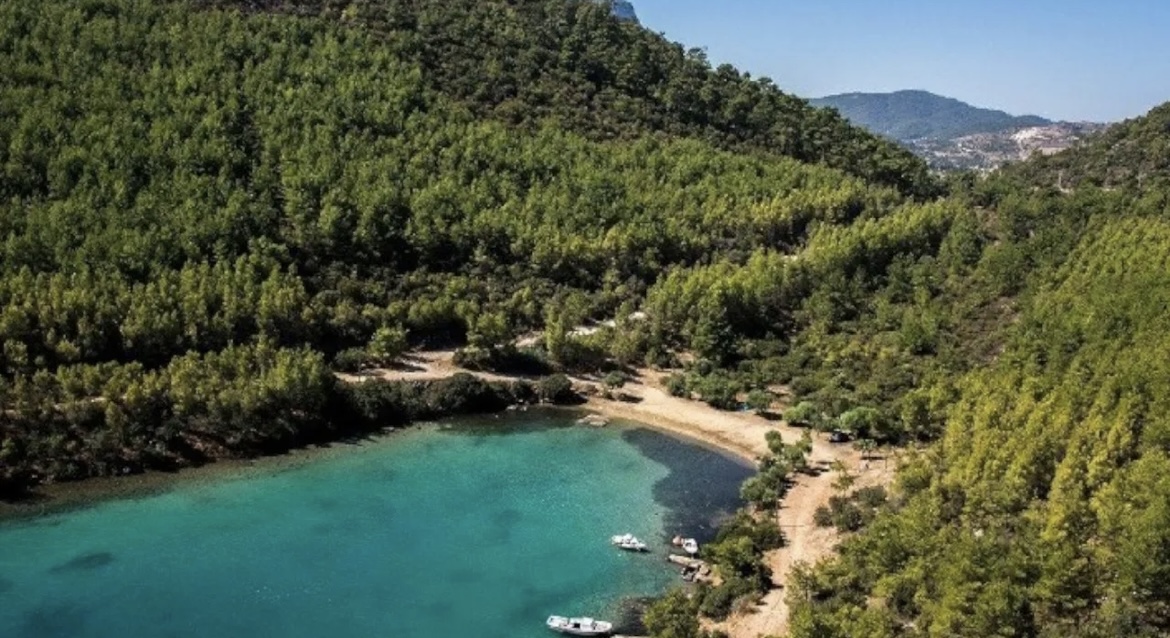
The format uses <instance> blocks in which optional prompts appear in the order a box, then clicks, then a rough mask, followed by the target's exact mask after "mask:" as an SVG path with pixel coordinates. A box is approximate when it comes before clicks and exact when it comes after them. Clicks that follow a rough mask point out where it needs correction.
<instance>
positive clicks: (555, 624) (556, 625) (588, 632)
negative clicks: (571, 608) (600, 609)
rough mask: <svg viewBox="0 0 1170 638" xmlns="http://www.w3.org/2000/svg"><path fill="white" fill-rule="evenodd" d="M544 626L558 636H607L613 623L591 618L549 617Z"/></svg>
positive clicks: (611, 629)
mask: <svg viewBox="0 0 1170 638" xmlns="http://www.w3.org/2000/svg"><path fill="white" fill-rule="evenodd" d="M545 624H546V625H548V628H549V629H551V630H553V631H555V632H557V633H558V634H569V635H570V636H608V635H609V634H610V633H611V632H612V631H613V623H610V622H606V621H604V620H594V619H592V618H565V617H564V616H549V617H548V620H547V621H545Z"/></svg>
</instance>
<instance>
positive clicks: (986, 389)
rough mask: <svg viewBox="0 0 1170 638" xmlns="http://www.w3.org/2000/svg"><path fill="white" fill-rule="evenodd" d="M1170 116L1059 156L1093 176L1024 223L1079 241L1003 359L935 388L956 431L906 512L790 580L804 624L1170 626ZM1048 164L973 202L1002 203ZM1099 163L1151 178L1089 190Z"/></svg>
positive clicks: (923, 630)
mask: <svg viewBox="0 0 1170 638" xmlns="http://www.w3.org/2000/svg"><path fill="white" fill-rule="evenodd" d="M1165 112H1166V111H1165V107H1160V108H1159V109H1156V110H1155V111H1154V112H1152V113H1151V114H1150V116H1148V117H1147V118H1142V119H1139V120H1135V121H1132V122H1130V123H1128V124H1127V125H1126V126H1125V128H1124V129H1123V130H1124V131H1126V132H1127V133H1124V134H1123V133H1111V134H1109V135H1108V136H1107V137H1106V138H1104V139H1102V140H1100V141H1099V142H1098V143H1096V144H1093V145H1090V146H1088V147H1086V148H1083V149H1080V150H1077V151H1074V152H1071V153H1068V154H1067V155H1065V156H1057V157H1056V158H1052V160H1051V161H1052V164H1053V165H1062V164H1063V165H1067V166H1070V167H1071V166H1077V167H1080V168H1081V169H1082V170H1085V171H1086V173H1085V176H1086V179H1085V180H1084V182H1083V183H1082V185H1081V186H1080V188H1078V189H1077V190H1075V191H1074V192H1072V193H1071V194H1069V195H1061V196H1050V197H1049V198H1048V199H1047V204H1046V205H1045V207H1044V208H1045V211H1046V212H1045V214H1044V216H1043V217H1041V218H1037V219H1036V223H1035V225H1034V227H1033V230H1032V231H1029V232H1037V231H1039V232H1044V231H1043V229H1045V228H1050V227H1051V226H1052V225H1053V224H1055V225H1058V226H1060V227H1061V229H1062V230H1061V232H1060V233H1059V234H1054V235H1053V236H1052V237H1053V239H1055V240H1056V243H1053V244H1051V245H1050V246H1049V247H1048V249H1047V250H1048V251H1050V253H1049V254H1050V255H1052V256H1054V257H1055V256H1058V255H1061V254H1063V253H1065V249H1064V248H1063V247H1062V246H1061V244H1064V245H1065V246H1067V245H1069V243H1070V242H1071V244H1072V248H1071V250H1069V251H1067V254H1066V255H1065V256H1063V257H1060V258H1057V259H1048V260H1045V262H1043V263H1040V264H1038V265H1039V266H1040V267H1039V268H1034V269H1032V274H1031V275H1030V276H1029V277H1027V280H1026V283H1025V284H1023V286H1022V295H1021V296H1019V297H1018V299H1019V301H1018V310H1017V312H1016V313H1015V314H1016V316H1015V319H1014V325H1013V326H1012V327H1011V328H1010V330H1009V331H1008V333H1007V334H1008V337H1007V340H1006V343H1005V346H1004V347H1003V350H1002V352H1001V353H999V354H997V355H996V356H995V357H994V359H993V363H991V364H990V365H988V366H985V367H982V368H980V369H977V370H973V371H972V372H970V373H968V374H967V375H965V376H964V377H962V378H961V379H960V380H958V381H957V382H956V383H954V384H946V386H945V387H943V388H941V389H940V388H936V389H935V390H934V391H933V392H935V393H937V392H940V391H941V392H946V393H948V394H950V395H951V396H952V397H953V400H952V401H950V402H948V403H949V405H948V407H947V408H946V409H945V410H944V411H943V412H942V414H943V416H944V423H945V427H944V430H943V431H944V434H943V437H942V439H941V441H940V442H939V443H938V444H937V445H935V446H933V447H931V448H929V449H928V450H927V451H925V452H923V453H922V454H921V455H919V457H918V458H917V459H916V460H915V461H914V462H913V463H912V464H911V465H910V466H909V467H908V468H907V469H906V470H904V471H903V472H902V474H901V478H900V488H901V493H900V495H899V499H900V500H899V503H898V506H897V507H896V509H895V511H894V512H891V513H888V514H886V515H884V516H881V517H879V518H878V520H877V521H876V522H875V523H873V525H872V526H871V527H870V528H869V529H868V530H867V531H865V532H863V533H862V534H861V535H859V536H857V537H855V538H853V539H851V540H849V541H847V542H846V543H845V544H844V546H843V548H842V553H841V557H840V558H839V559H836V560H833V561H831V562H830V563H829V564H827V565H824V566H822V567H820V568H818V569H816V570H812V571H807V572H804V573H803V574H802V575H801V576H800V577H799V578H798V579H797V581H796V583H795V584H796V586H795V587H794V589H793V591H792V593H791V595H790V600H791V601H792V602H793V604H794V605H795V607H794V615H793V635H794V636H797V637H812V636H817V637H830V636H840V637H842V638H843V637H846V636H859V635H865V636H939V637H942V636H970V637H972V638H974V637H977V636H1046V637H1047V636H1051V637H1056V636H1061V637H1080V636H1083V637H1089V636H1092V637H1104V636H1118V637H1120V636H1164V635H1167V632H1170V589H1168V586H1170V482H1168V481H1167V476H1170V457H1168V456H1167V450H1168V449H1170V448H1168V443H1170V420H1168V419H1167V416H1166V415H1167V414H1168V409H1170V406H1168V405H1167V404H1166V402H1167V397H1170V368H1168V367H1167V364H1166V360H1165V359H1166V358H1165V356H1164V353H1165V350H1166V348H1167V346H1168V345H1170V344H1168V343H1167V337H1168V335H1170V324H1168V323H1167V322H1168V321H1170V319H1168V317H1170V315H1168V313H1167V308H1168V307H1170V294H1168V291H1170V262H1168V259H1170V223H1168V222H1170V208H1168V206H1170V199H1168V195H1170V193H1168V191H1166V190H1165V188H1164V184H1165V182H1164V180H1165V178H1166V172H1165V169H1164V168H1163V169H1161V170H1159V168H1158V167H1157V165H1156V164H1152V163H1151V159H1152V158H1154V157H1156V156H1157V155H1156V153H1157V151H1156V149H1159V148H1165V144H1166V143H1167V139H1170V135H1168V131H1166V130H1165V129H1164V125H1163V124H1161V121H1162V120H1163V119H1164V114H1165ZM1119 149H1125V152H1124V153H1121V152H1120V151H1119ZM1098 160H1099V161H1101V162H1102V163H1101V164H1092V162H1094V161H1098ZM1048 167H1049V164H1048V162H1043V163H1037V164H1033V165H1025V166H1023V167H1021V170H1020V171H1016V172H1015V173H1014V174H1012V175H1008V176H1005V177H1003V178H997V179H993V180H991V181H989V182H986V183H984V184H982V185H980V186H978V187H977V188H976V190H977V191H981V192H982V193H983V194H982V195H977V194H975V193H971V195H972V196H973V201H975V202H978V203H979V204H980V205H981V206H984V207H986V209H987V210H988V211H989V213H996V214H998V213H999V211H1002V210H1003V207H1004V206H1005V204H1008V203H1010V202H1011V201H1013V200H1018V198H1020V197H1021V196H1022V195H1021V194H1020V193H1023V192H1036V191H1037V188H1036V187H1033V186H1031V185H1028V184H1026V183H1021V182H1020V181H1019V179H1020V175H1021V174H1028V173H1029V172H1030V171H1036V173H1035V174H1039V175H1041V176H1044V180H1045V181H1046V179H1047V176H1046V175H1047V174H1046V172H1045V169H1047V168H1048ZM1106 169H1108V171H1109V174H1112V175H1120V174H1125V175H1129V176H1131V177H1132V176H1135V175H1137V174H1144V175H1145V176H1146V179H1144V180H1142V183H1143V187H1142V188H1140V189H1139V188H1137V185H1138V184H1137V181H1136V180H1124V181H1121V182H1120V183H1118V184H1117V188H1115V189H1111V190H1109V191H1104V190H1100V189H1098V188H1096V187H1094V186H1092V185H1091V184H1092V183H1093V182H1094V181H1096V179H1095V178H1092V177H1089V176H1090V175H1094V174H1095V171H1098V170H1101V171H1105V170H1106ZM1100 179H1105V180H1108V179H1109V178H1108V177H1105V178H1100ZM1158 184H1162V185H1163V186H1162V187H1161V188H1159V187H1158ZM1040 188H1041V189H1043V184H1041V185H1040ZM1048 192H1053V191H1051V190H1050V189H1048ZM1033 248H1034V249H1040V248H1041V246H1033ZM1052 248H1056V251H1051V249H1052Z"/></svg>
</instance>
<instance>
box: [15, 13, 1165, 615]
mask: <svg viewBox="0 0 1170 638" xmlns="http://www.w3.org/2000/svg"><path fill="white" fill-rule="evenodd" d="M0 35H2V37H0V68H2V69H3V71H2V72H0V346H2V349H0V407H2V410H0V494H4V495H9V496H12V495H16V494H19V493H21V492H23V491H24V490H26V489H28V488H31V487H34V486H35V485H37V484H39V483H41V482H47V481H60V480H72V479H82V478H87V477H94V476H103V475H110V474H117V473H122V472H125V471H135V472H136V471H142V470H145V469H152V468H170V467H176V466H182V465H186V464H189V463H195V462H199V461H201V460H205V459H208V458H215V457H222V456H233V455H252V454H258V453H264V452H267V451H273V450H279V449H284V448H287V447H288V446H292V445H300V444H304V443H307V442H311V441H319V440H329V439H332V438H336V437H338V436H341V435H343V434H346V433H350V432H353V431H356V430H362V429H368V428H376V427H379V426H381V425H389V424H394V423H401V422H405V421H408V420H410V419H412V418H423V417H430V416H434V415H438V414H449V413H453V412H461V411H469V410H482V409H498V408H499V407H502V406H503V405H505V404H507V403H509V402H512V401H518V400H532V399H537V398H543V399H549V400H555V399H557V398H560V397H562V396H563V395H564V393H565V391H566V388H565V387H564V386H563V380H557V379H555V378H554V379H552V380H550V381H549V382H547V383H542V384H538V385H536V386H532V387H529V386H521V385H517V386H510V387H505V386H498V385H497V386H491V385H488V384H485V383H483V382H481V381H478V380H476V379H473V378H471V377H466V376H463V377H456V378H454V379H451V380H449V381H446V382H441V383H436V384H431V385H429V386H425V387H423V386H409V385H401V386H396V385H390V384H375V383H366V384H362V385H360V386H355V387H350V386H347V385H345V384H343V383H340V382H339V381H338V380H337V378H336V376H335V372H337V371H340V370H352V369H354V368H360V367H363V366H372V365H379V364H381V363H385V362H386V361H388V360H390V359H393V358H394V357H395V356H396V355H397V354H398V353H400V352H401V351H402V350H403V349H404V348H408V347H428V346H440V345H441V346H456V347H464V348H465V350H464V351H463V352H464V355H465V356H467V357H468V358H469V359H473V360H474V361H475V362H476V364H478V365H485V366H493V365H504V364H506V363H510V362H514V361H515V360H517V359H522V360H524V361H526V362H529V363H532V362H535V364H536V365H537V366H538V367H539V368H540V369H541V370H544V371H548V372H554V371H575V370H597V369H604V368H606V367H608V366H618V365H634V366H643V365H649V366H657V367H662V368H672V369H675V370H678V369H682V370H683V371H682V372H676V373H675V374H674V375H673V376H672V377H671V378H670V381H669V384H670V387H671V389H672V391H677V392H678V393H680V394H683V393H687V394H690V393H694V394H695V395H698V396H701V397H702V398H703V400H706V401H708V402H710V403H711V404H712V405H716V406H717V407H735V406H737V405H738V402H739V397H742V396H749V397H750V396H752V395H756V396H760V395H763V396H764V397H765V401H767V400H768V398H769V397H768V396H767V394H766V391H767V389H768V388H774V387H775V386H776V385H777V384H782V385H785V386H787V387H788V388H790V389H791V392H792V394H793V400H792V405H791V406H790V408H789V410H788V411H787V415H786V416H787V418H788V420H789V421H790V422H793V423H796V424H800V425H806V426H808V427H809V428H810V430H811V429H816V430H829V429H843V430H848V431H850V432H851V433H852V434H853V436H854V437H856V438H858V439H860V440H863V441H866V442H869V443H872V444H875V445H877V444H890V445H905V446H912V447H914V448H915V449H918V450H920V451H919V452H918V453H917V454H915V455H914V458H913V459H912V461H911V462H910V463H909V464H908V465H907V467H906V468H904V469H903V470H902V472H901V474H900V478H899V480H898V484H897V485H896V487H895V489H893V490H891V496H890V499H889V501H888V502H886V503H882V504H880V507H877V508H876V510H877V511H876V512H875V513H874V514H873V516H872V517H871V518H872V519H873V520H872V521H869V522H868V524H867V525H865V526H864V529H862V530H861V531H859V532H857V533H856V534H853V535H851V536H849V537H847V539H846V540H845V542H844V544H843V546H842V551H841V554H840V556H839V557H838V558H836V559H834V560H832V561H830V562H828V563H827V564H824V565H820V566H815V567H809V568H805V569H802V570H800V571H799V572H798V573H797V575H796V577H795V578H794V579H793V580H792V581H790V586H789V591H790V603H791V606H792V610H793V611H792V635H793V636H798V637H807V638H813V637H826V638H829V637H841V638H845V637H847V636H891V637H892V636H940V637H941V636H971V637H976V636H997V635H1002V636H1052V637H1055V636H1083V637H1086V638H1088V637H1111V636H1156V635H1165V634H1166V633H1167V632H1170V605H1168V603H1167V601H1168V600H1170V590H1168V589H1167V587H1168V585H1167V583H1170V481H1168V480H1167V478H1166V477H1167V476H1170V457H1168V452H1167V451H1168V450H1170V422H1168V421H1167V419H1166V417H1165V416H1164V415H1165V414H1167V409H1166V408H1167V406H1166V405H1165V403H1166V401H1167V398H1166V397H1168V396H1170V387H1168V386H1170V369H1168V368H1167V362H1166V361H1165V357H1164V356H1163V353H1164V352H1165V350H1166V347H1167V344H1166V343H1165V341H1166V335H1168V334H1170V330H1168V329H1170V326H1168V325H1167V321H1170V320H1168V319H1167V317H1168V316H1170V315H1168V313H1167V307H1168V304H1170V297H1168V295H1170V292H1168V291H1170V285H1168V284H1170V281H1168V279H1170V269H1168V266H1170V264H1168V263H1167V255H1170V251H1168V249H1167V246H1170V226H1168V223H1167V221H1168V219H1170V218H1168V216H1167V206H1168V205H1170V202H1168V199H1167V198H1168V197H1170V189H1168V187H1167V184H1168V182H1167V168H1168V167H1167V166H1166V163H1165V161H1166V160H1165V158H1166V157H1167V153H1166V149H1167V148H1168V146H1167V145H1168V144H1170V141H1168V140H1170V129H1167V125H1166V113H1167V107H1161V108H1160V109H1157V110H1155V111H1154V112H1153V113H1151V114H1150V115H1149V116H1148V117H1146V118H1141V119H1138V120H1134V121H1131V122H1128V123H1125V124H1123V125H1121V126H1119V127H1116V128H1115V129H1112V130H1111V131H1109V132H1107V133H1105V134H1104V135H1103V136H1102V137H1101V138H1100V139H1099V140H1097V141H1095V142H1094V143H1092V144H1089V145H1087V146H1085V147H1083V148H1080V149H1076V150H1074V151H1072V152H1068V153H1065V154H1062V155H1058V156H1055V157H1052V158H1046V159H1042V160H1038V161H1033V162H1028V163H1024V164H1022V165H1019V166H1015V167H1011V168H1009V169H1007V170H1005V171H1003V172H1002V173H1000V174H996V175H993V176H991V177H987V178H976V177H973V176H963V175H960V176H956V177H952V178H948V179H947V180H945V181H944V180H941V179H936V178H934V177H932V176H931V175H930V174H929V173H928V172H927V170H926V167H925V166H924V165H923V164H922V163H921V162H920V161H919V160H917V159H915V158H914V157H912V156H911V155H910V154H909V153H908V152H906V151H904V150H902V149H900V148H898V147H896V146H894V145H893V144H891V143H889V142H886V141H882V140H880V139H878V138H876V137H874V136H872V135H869V134H867V133H865V132H863V131H861V130H859V129H856V128H853V127H851V126H849V125H848V124H847V123H846V122H844V121H843V120H841V119H840V118H839V117H838V116H836V115H834V114H832V113H831V112H828V111H822V110H818V109H814V108H811V107H810V106H808V105H807V104H806V103H805V102H804V101H802V100H800V99H798V98H796V97H794V96H791V95H788V94H786V93H784V92H783V91H781V90H780V89H779V88H777V87H776V86H775V85H774V83H772V82H771V81H770V80H768V79H766V78H758V79H757V78H751V77H749V76H747V75H746V74H743V73H741V72H739V71H737V70H735V69H734V68H731V67H729V66H719V67H717V68H714V67H712V65H711V64H710V63H709V62H708V61H707V60H706V59H705V57H704V56H703V54H702V53H701V52H699V51H697V50H686V49H684V48H683V47H682V46H680V45H678V44H674V43H671V42H668V41H667V40H665V39H664V38H662V37H660V36H658V35H655V34H653V33H650V32H648V31H646V30H644V29H642V28H640V27H639V26H637V25H636V24H631V23H627V22H621V21H619V20H616V19H614V18H613V17H612V16H611V15H610V13H609V10H608V7H606V6H604V5H599V4H597V3H593V2H576V1H573V0H509V1H504V0H454V1H451V0H448V1H440V0H382V1H373V0H370V1H364V0H352V1H348V0H303V1H296V0H283V1H282V0H272V1H266V0H254V1H245V0H190V1H186V2H184V1H174V2H149V1H147V0H46V1H44V2H21V1H14V0H3V1H0ZM639 311H640V312H641V313H644V315H635V313H636V312H639ZM633 316H644V317H645V320H639V321H634V320H632V319H631V317H633ZM606 319H616V327H615V328H611V329H607V330H603V331H601V332H599V333H596V334H595V335H593V336H590V337H577V336H574V335H573V333H572V328H573V327H575V326H577V325H579V324H582V323H585V322H588V321H592V320H606ZM533 331H539V332H540V333H541V334H542V336H543V338H542V339H540V340H539V344H538V346H536V347H534V348H529V349H526V350H523V351H519V352H518V351H516V350H515V349H514V348H513V347H512V346H511V344H512V343H513V341H514V340H515V338H516V337H517V336H519V335H521V334H525V333H529V332H533ZM680 353H686V354H688V355H693V356H688V357H684V358H683V359H685V360H686V361H687V362H688V363H687V364H686V365H685V366H683V365H682V364H681V362H680V358H679V356H678V355H679V354H680ZM799 448H800V446H784V445H783V444H782V443H780V442H778V441H777V442H776V445H775V448H774V450H773V451H774V452H775V455H774V458H772V459H769V460H768V462H767V464H766V467H765V468H764V472H762V473H761V478H760V479H759V480H756V481H755V482H754V483H752V482H749V484H748V485H747V486H745V496H746V497H748V499H749V500H751V501H753V502H754V503H756V504H757V505H758V506H760V507H768V506H774V505H775V503H776V500H777V494H778V493H779V491H781V490H782V489H783V483H784V480H785V476H786V475H787V474H788V472H789V471H791V470H792V468H793V467H794V466H795V465H796V464H798V463H799V462H800V460H801V459H802V458H803V456H802V452H801V450H800V449H799ZM867 520H868V519H867ZM737 526H738V527H737ZM858 526H859V527H860V526H861V525H858ZM727 534H728V535H729V538H732V542H730V543H725V544H724V545H723V547H724V548H725V549H726V552H727V556H726V560H722V561H720V562H721V563H722V564H725V565H740V566H741V567H742V570H741V572H742V573H738V574H736V577H735V578H730V579H729V580H730V581H732V582H733V583H735V584H737V586H738V584H745V587H747V588H748V589H750V588H752V587H756V586H757V585H758V584H760V583H762V582H764V581H766V580H767V579H766V578H765V575H764V574H763V573H761V572H759V571H758V570H757V569H756V568H757V567H758V561H753V560H750V558H751V557H753V556H756V555H758V553H759V552H760V551H763V549H766V548H768V547H774V546H775V545H776V544H778V543H780V542H782V539H780V538H778V532H776V531H775V530H774V529H773V528H766V527H759V528H757V527H753V525H752V524H751V523H750V521H747V520H738V521H736V522H735V523H734V524H733V525H732V526H731V527H730V528H729V530H728V531H727ZM737 539H738V540H737ZM740 541H742V542H740ZM736 543H739V544H738V545H737V544H736ZM735 547H739V548H741V549H742V550H743V551H742V554H743V555H745V556H748V557H749V559H745V560H743V561H737V559H736V556H735V555H734V554H733V551H732V550H733V549H734V548H735ZM730 591H731V590H724V591H723V592H722V593H720V594H719V595H720V596H722V597H723V598H724V599H726V600H722V602H719V604H715V603H714V602H711V601H710V600H704V601H703V602H704V603H711V604H709V605H705V606H704V608H703V609H702V610H700V609H698V608H696V609H695V610H694V611H703V612H704V613H708V615H715V614H714V613H709V612H711V611H712V609H716V608H717V610H716V611H722V613H726V608H727V607H728V606H729V605H730V599H729V598H728V596H730V595H731V594H730V593H729V592H730ZM680 604H683V605H685V604H687V603H686V602H685V601H682V602H680ZM654 620H655V619H654V618H653V614H652V615H651V618H648V624H651V625H655V622H654ZM668 625H669V623H666V622H660V623H658V624H657V625H656V626H657V627H659V628H660V630H659V631H656V633H657V634H658V635H663V636H666V635H671V636H676V637H678V638H682V637H683V636H685V635H692V634H688V633H687V632H688V631H692V630H693V631H694V632H697V631H698V630H697V627H692V626H691V625H687V624H686V623H683V624H682V625H679V627H684V629H683V630H679V629H678V627H670V626H668ZM651 628H652V629H655V627H651ZM670 632H673V633H670ZM680 632H681V633H680Z"/></svg>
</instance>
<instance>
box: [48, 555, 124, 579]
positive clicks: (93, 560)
mask: <svg viewBox="0 0 1170 638" xmlns="http://www.w3.org/2000/svg"><path fill="white" fill-rule="evenodd" d="M112 562H114V555H113V554H111V553H109V552H92V553H89V554H82V555H81V556H78V557H76V558H73V559H71V560H69V561H67V562H65V563H61V564H60V565H57V566H56V567H54V568H52V569H50V570H49V571H50V572H52V573H54V574H60V573H64V572H83V571H90V570H94V569H98V568H99V567H105V566H106V565H109V564H110V563H112Z"/></svg>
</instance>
